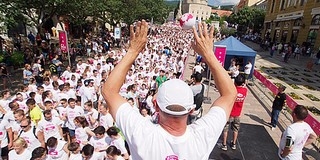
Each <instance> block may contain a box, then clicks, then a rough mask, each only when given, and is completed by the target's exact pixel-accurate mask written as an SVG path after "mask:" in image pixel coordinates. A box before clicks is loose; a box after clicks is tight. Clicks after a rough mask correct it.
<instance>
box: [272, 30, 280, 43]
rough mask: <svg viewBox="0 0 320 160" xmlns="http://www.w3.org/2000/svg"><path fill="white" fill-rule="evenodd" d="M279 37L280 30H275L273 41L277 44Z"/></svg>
mask: <svg viewBox="0 0 320 160" xmlns="http://www.w3.org/2000/svg"><path fill="white" fill-rule="evenodd" d="M279 37H280V30H279V29H277V30H275V32H274V35H273V41H275V42H278V40H279Z"/></svg>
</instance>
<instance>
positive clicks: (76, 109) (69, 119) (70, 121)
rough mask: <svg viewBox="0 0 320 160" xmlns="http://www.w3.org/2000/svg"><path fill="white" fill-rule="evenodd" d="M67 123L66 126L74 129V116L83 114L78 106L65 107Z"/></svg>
mask: <svg viewBox="0 0 320 160" xmlns="http://www.w3.org/2000/svg"><path fill="white" fill-rule="evenodd" d="M66 113H67V124H66V126H67V127H68V128H69V129H71V130H75V129H76V126H75V124H74V122H73V120H74V118H76V117H77V116H83V113H84V111H83V109H82V108H81V107H80V106H75V107H74V108H71V107H67V112H66Z"/></svg>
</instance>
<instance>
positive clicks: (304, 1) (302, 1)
mask: <svg viewBox="0 0 320 160" xmlns="http://www.w3.org/2000/svg"><path fill="white" fill-rule="evenodd" d="M307 1H308V0H300V6H303V5H304V4H306V3H307Z"/></svg>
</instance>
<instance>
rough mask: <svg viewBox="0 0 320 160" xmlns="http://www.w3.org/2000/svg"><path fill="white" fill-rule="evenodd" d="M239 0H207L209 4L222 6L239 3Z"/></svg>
mask: <svg viewBox="0 0 320 160" xmlns="http://www.w3.org/2000/svg"><path fill="white" fill-rule="evenodd" d="M239 1H240V0H208V3H209V5H211V6H223V5H235V4H237V3H239Z"/></svg>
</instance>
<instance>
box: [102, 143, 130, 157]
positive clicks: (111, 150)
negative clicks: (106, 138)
mask: <svg viewBox="0 0 320 160" xmlns="http://www.w3.org/2000/svg"><path fill="white" fill-rule="evenodd" d="M106 152H107V158H108V159H110V160H125V159H124V158H123V157H122V156H121V151H120V150H119V149H118V148H117V147H116V146H109V147H108V149H107V150H106ZM130 159H131V158H130Z"/></svg>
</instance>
